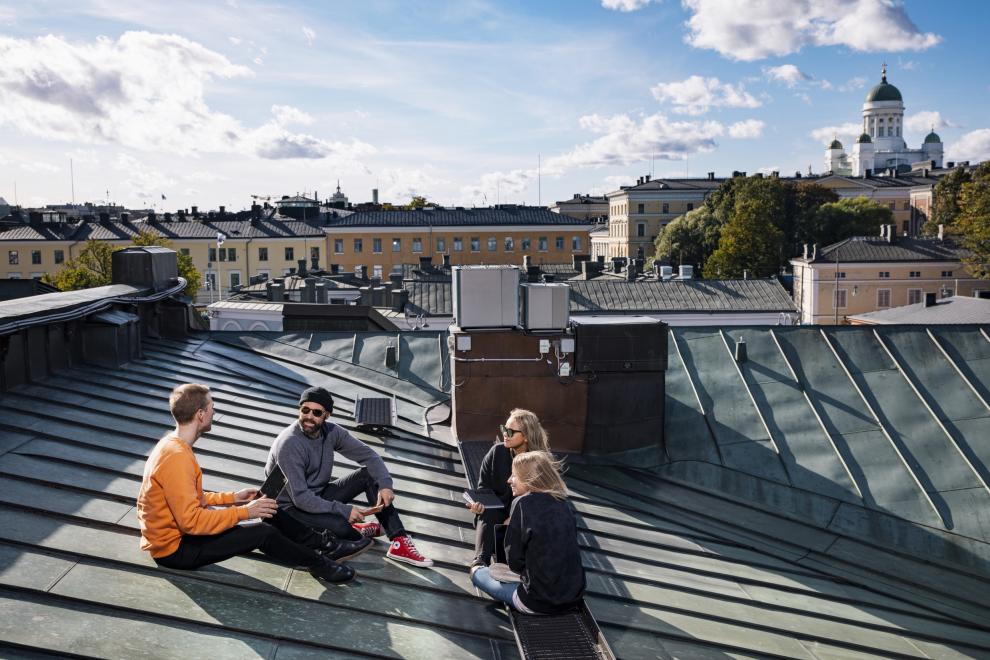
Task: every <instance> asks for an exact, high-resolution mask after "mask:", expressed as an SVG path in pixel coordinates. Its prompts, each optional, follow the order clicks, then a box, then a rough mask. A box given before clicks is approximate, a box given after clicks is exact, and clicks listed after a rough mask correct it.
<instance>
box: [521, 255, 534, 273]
mask: <svg viewBox="0 0 990 660" xmlns="http://www.w3.org/2000/svg"><path fill="white" fill-rule="evenodd" d="M532 263H533V260H532V259H531V258H530V256H529V255H528V254H524V255H523V270H528V269H529V267H530V266H531V265H532Z"/></svg>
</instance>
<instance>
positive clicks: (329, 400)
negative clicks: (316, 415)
mask: <svg viewBox="0 0 990 660" xmlns="http://www.w3.org/2000/svg"><path fill="white" fill-rule="evenodd" d="M307 401H312V402H313V403H318V404H320V405H321V406H323V407H324V408H325V409H326V411H327V412H333V397H332V396H331V395H330V391H329V390H327V389H326V388H325V387H311V388H309V389H308V390H306V391H305V392H303V393H302V396H300V397H299V405H300V406H301V405H302V404H304V403H306V402H307Z"/></svg>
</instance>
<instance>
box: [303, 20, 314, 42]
mask: <svg viewBox="0 0 990 660" xmlns="http://www.w3.org/2000/svg"><path fill="white" fill-rule="evenodd" d="M302 33H303V36H304V37H306V43H307V44H309V45H310V46H312V45H313V41H315V40H316V31H315V30H313V28H311V27H307V26H305V25H304V26H303V29H302Z"/></svg>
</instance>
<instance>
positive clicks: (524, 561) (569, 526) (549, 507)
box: [505, 493, 585, 614]
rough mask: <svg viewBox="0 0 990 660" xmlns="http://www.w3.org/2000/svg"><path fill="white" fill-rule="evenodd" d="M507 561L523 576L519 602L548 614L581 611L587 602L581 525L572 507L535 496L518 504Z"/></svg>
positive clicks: (507, 545)
mask: <svg viewBox="0 0 990 660" xmlns="http://www.w3.org/2000/svg"><path fill="white" fill-rule="evenodd" d="M505 555H506V561H507V563H508V564H509V568H511V569H512V570H513V571H515V572H516V573H519V575H520V576H522V584H521V585H520V586H519V591H518V592H517V593H518V595H519V600H521V601H522V603H523V605H525V606H526V607H528V608H529V609H531V610H533V611H534V612H540V613H542V614H554V613H557V612H561V611H564V610H567V609H570V608H572V607H574V606H576V605H577V604H578V603H580V602H581V598H582V596H584V589H585V578H584V566H582V565H581V550H580V549H579V548H578V544H577V523H576V522H575V521H574V514H572V513H571V509H570V506H569V505H568V504H567V502H566V501H561V500H557V499H554V498H553V496H551V495H548V494H546V493H529V494H528V495H523V496H522V497H517V498H516V500H515V501H514V502H513V503H512V512H511V513H510V515H509V526H508V528H507V529H506V531H505Z"/></svg>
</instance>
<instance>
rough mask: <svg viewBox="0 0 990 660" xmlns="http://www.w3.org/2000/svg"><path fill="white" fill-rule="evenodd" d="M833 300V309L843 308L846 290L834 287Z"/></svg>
mask: <svg viewBox="0 0 990 660" xmlns="http://www.w3.org/2000/svg"><path fill="white" fill-rule="evenodd" d="M833 302H834V303H835V306H834V307H833V309H844V308H845V306H846V290H845V289H836V290H835V299H834V300H833Z"/></svg>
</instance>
